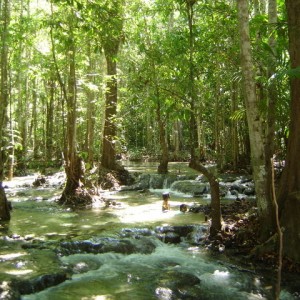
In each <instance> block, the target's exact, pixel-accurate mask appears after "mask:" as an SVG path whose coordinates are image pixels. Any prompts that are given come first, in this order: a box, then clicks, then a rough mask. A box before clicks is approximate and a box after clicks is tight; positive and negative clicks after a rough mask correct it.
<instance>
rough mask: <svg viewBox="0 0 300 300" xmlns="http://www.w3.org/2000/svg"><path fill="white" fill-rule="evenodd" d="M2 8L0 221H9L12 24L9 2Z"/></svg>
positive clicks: (5, 2)
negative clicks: (7, 153)
mask: <svg viewBox="0 0 300 300" xmlns="http://www.w3.org/2000/svg"><path fill="white" fill-rule="evenodd" d="M1 4H2V5H1V8H0V14H1V16H0V21H1V23H0V28H1V45H0V46H1V50H0V51H1V86H0V89H1V90H0V221H3V220H9V219H10V212H9V207H8V202H7V198H6V195H5V191H4V188H3V185H2V183H3V179H4V160H5V159H4V158H5V129H6V124H7V106H8V99H9V93H8V89H9V87H8V34H9V22H10V5H9V0H3V1H2V3H1Z"/></svg>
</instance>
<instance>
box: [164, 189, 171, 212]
mask: <svg viewBox="0 0 300 300" xmlns="http://www.w3.org/2000/svg"><path fill="white" fill-rule="evenodd" d="M162 198H163V204H162V211H163V212H167V211H169V210H170V203H169V199H170V194H169V193H163V194H162Z"/></svg>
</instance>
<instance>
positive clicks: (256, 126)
mask: <svg viewBox="0 0 300 300" xmlns="http://www.w3.org/2000/svg"><path fill="white" fill-rule="evenodd" d="M237 3H238V17H239V28H240V42H241V65H242V73H243V77H244V96H245V105H246V114H247V122H248V129H249V137H250V147H251V165H252V169H253V177H254V182H255V191H256V198H257V206H258V214H259V219H260V223H261V225H262V224H263V226H261V227H260V228H261V238H262V239H266V238H267V237H269V234H270V233H271V232H273V230H274V228H273V227H272V224H273V223H272V220H273V216H274V215H273V210H272V207H273V205H272V202H270V201H269V199H267V197H266V181H265V178H266V175H267V171H266V164H265V149H264V145H265V140H264V134H263V124H262V122H261V117H260V113H259V106H258V102H257V98H256V90H255V80H254V65H253V60H252V53H251V43H250V34H249V11H248V0H238V1H237Z"/></svg>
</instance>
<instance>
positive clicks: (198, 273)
mask: <svg viewBox="0 0 300 300" xmlns="http://www.w3.org/2000/svg"><path fill="white" fill-rule="evenodd" d="M137 167H138V166H133V167H132V168H133V169H134V168H137ZM145 169H147V172H150V173H151V172H152V171H153V170H154V168H153V167H152V166H151V165H149V166H146V168H144V170H145ZM139 171H140V170H139ZM174 172H178V166H177V165H174ZM180 172H181V173H183V172H190V171H189V170H187V171H186V170H185V169H184V167H183V166H180ZM35 178H36V176H27V177H23V178H16V179H15V181H14V182H12V183H6V184H7V186H8V187H7V191H6V192H7V194H8V196H9V200H11V201H12V202H13V207H14V209H13V211H12V219H11V221H10V222H9V224H8V225H7V227H3V228H1V235H2V238H1V240H0V246H1V252H0V281H1V282H3V281H10V280H14V279H24V280H27V279H28V280H29V279H32V278H33V279H34V278H37V277H38V276H42V275H45V274H56V273H58V272H67V273H69V274H70V277H69V278H68V280H65V281H63V282H62V283H60V284H58V285H55V286H52V287H49V288H47V289H45V290H42V291H40V292H36V293H32V294H28V295H23V296H22V299H37V300H40V299H62V300H63V299H66V300H69V299H72V300H74V299H99V300H100V299H101V300H102V299H121V300H126V299H128V300H129V299H132V300H135V299H138V300H139V299H272V298H271V295H270V286H271V285H272V284H273V278H272V275H270V274H263V273H259V272H255V270H245V269H244V268H243V267H241V266H236V265H233V264H232V263H230V262H229V261H228V260H223V261H222V256H216V257H213V256H212V255H211V254H209V252H207V251H206V250H205V249H204V248H203V247H200V246H199V245H197V244H196V243H195V244H193V243H191V242H190V241H187V240H185V239H183V240H182V242H181V243H178V244H176V245H174V244H168V243H164V241H163V239H158V238H157V237H156V236H155V235H154V234H144V235H142V236H138V237H137V236H136V235H135V236H132V235H131V236H130V235H129V236H128V235H127V236H125V237H124V235H123V236H122V233H124V228H127V229H128V232H131V230H132V231H133V232H136V231H137V232H147V230H149V231H151V232H153V231H155V229H156V228H159V227H166V226H181V225H182V226H184V225H195V227H197V226H202V225H203V226H205V218H204V215H203V214H201V213H197V214H194V213H186V214H183V213H181V212H180V211H179V205H180V204H181V203H183V202H184V203H187V204H193V203H194V202H197V203H202V204H204V203H209V199H206V198H204V199H201V198H199V197H197V198H193V197H190V196H189V197H187V196H184V195H182V194H176V193H173V194H171V201H170V203H171V211H170V212H168V213H163V212H162V211H161V192H162V191H161V190H150V191H146V192H144V191H143V192H142V193H141V191H126V192H110V193H107V195H106V197H107V198H109V199H111V200H113V201H116V202H120V203H121V205H117V206H115V207H109V208H107V209H104V208H103V207H98V208H97V207H95V208H93V209H90V210H85V211H72V210H70V209H66V208H64V207H61V206H58V205H57V204H56V203H55V202H54V199H55V197H56V196H57V195H59V194H60V193H61V190H60V189H59V184H58V185H55V184H53V185H52V186H51V187H49V188H32V185H31V184H32V182H33V181H34V179H35ZM24 184H27V185H26V186H24ZM139 230H140V231H139ZM124 238H126V241H127V242H129V243H132V244H134V245H135V244H136V243H140V244H142V245H144V244H150V245H152V246H151V247H152V248H151V249H152V250H151V251H148V252H143V251H140V252H138V251H134V252H128V253H118V252H116V251H107V252H101V253H88V252H85V253H83V252H79V253H75V252H74V253H69V254H68V255H66V254H65V253H63V252H59V251H58V249H59V247H60V245H61V243H66V242H69V243H73V242H76V241H89V242H91V243H97V242H99V241H101V240H102V239H111V240H112V241H114V240H116V241H122V239H124ZM24 244H26V245H38V246H37V247H24ZM138 249H140V248H138ZM295 280H299V278H297V277H295V278H293V280H292V282H293V284H291V285H289V282H287V283H286V285H285V286H284V288H283V291H282V294H281V296H282V297H281V298H282V299H296V297H297V295H298V294H297V284H295Z"/></svg>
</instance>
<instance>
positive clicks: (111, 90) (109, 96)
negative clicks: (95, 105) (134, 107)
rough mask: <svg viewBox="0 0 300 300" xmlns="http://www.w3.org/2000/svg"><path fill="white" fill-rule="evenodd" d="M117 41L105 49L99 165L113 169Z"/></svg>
mask: <svg viewBox="0 0 300 300" xmlns="http://www.w3.org/2000/svg"><path fill="white" fill-rule="evenodd" d="M118 47H119V43H117V44H116V45H115V49H111V48H108V49H105V50H104V51H105V58H106V64H107V76H108V79H107V82H106V92H105V122H104V130H103V138H102V156H101V165H102V167H104V168H107V169H110V170H115V169H116V167H117V164H116V148H115V140H116V120H115V117H116V113H117V102H118V86H117V78H116V77H117V63H116V55H117V53H118Z"/></svg>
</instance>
